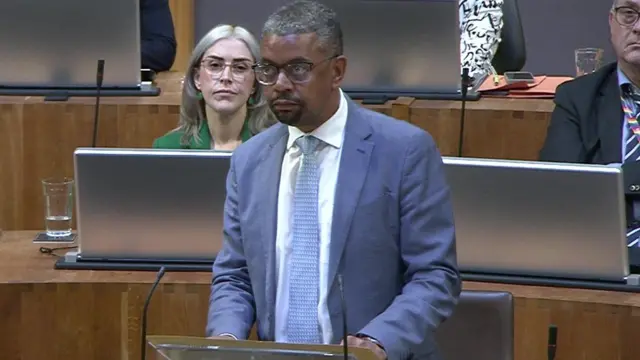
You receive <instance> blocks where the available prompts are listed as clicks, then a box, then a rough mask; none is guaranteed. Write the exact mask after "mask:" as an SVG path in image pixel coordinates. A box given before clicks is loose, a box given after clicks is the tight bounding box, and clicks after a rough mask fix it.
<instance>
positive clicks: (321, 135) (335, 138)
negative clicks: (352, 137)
mask: <svg viewBox="0 0 640 360" xmlns="http://www.w3.org/2000/svg"><path fill="white" fill-rule="evenodd" d="M338 90H339V91H340V105H338V110H336V112H335V113H334V114H333V115H332V116H331V117H330V118H329V120H327V121H326V122H325V123H324V124H322V125H320V127H318V128H317V129H315V130H313V131H312V132H311V134H310V135H313V136H315V137H316V138H318V139H320V140H321V141H322V142H324V143H325V144H329V145H331V146H333V147H334V148H336V149H339V148H340V147H341V146H342V139H343V135H344V128H345V126H346V125H347V113H348V109H347V108H348V104H347V99H346V98H345V96H344V94H343V93H342V89H338ZM304 135H306V134H305V133H303V132H302V131H300V129H298V128H297V127H295V126H289V139H288V140H287V150H289V149H291V146H293V143H294V142H295V141H296V140H297V139H298V138H299V137H301V136H304Z"/></svg>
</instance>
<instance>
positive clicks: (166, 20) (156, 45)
mask: <svg viewBox="0 0 640 360" xmlns="http://www.w3.org/2000/svg"><path fill="white" fill-rule="evenodd" d="M140 39H141V53H142V54H141V55H142V63H141V65H142V68H143V69H145V68H148V69H151V70H153V71H156V72H159V71H166V70H169V69H170V68H171V66H173V61H174V60H175V58H176V35H175V33H174V29H173V19H172V18H171V9H169V1H168V0H140Z"/></svg>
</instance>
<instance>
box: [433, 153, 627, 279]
mask: <svg viewBox="0 0 640 360" xmlns="http://www.w3.org/2000/svg"><path fill="white" fill-rule="evenodd" d="M444 165H445V171H446V176H447V180H448V182H449V184H450V187H451V196H452V203H453V211H454V217H455V225H456V239H457V253H458V266H459V268H460V270H461V271H462V272H470V273H480V274H497V275H520V276H533V277H545V278H562V279H582V280H595V281H612V282H620V283H624V282H625V279H626V277H627V276H628V275H629V263H628V251H627V244H626V225H625V224H626V215H625V202H624V189H623V178H622V170H621V169H620V168H619V167H609V166H604V165H584V164H564V163H544V162H535V161H512V160H491V159H471V158H455V157H445V158H444Z"/></svg>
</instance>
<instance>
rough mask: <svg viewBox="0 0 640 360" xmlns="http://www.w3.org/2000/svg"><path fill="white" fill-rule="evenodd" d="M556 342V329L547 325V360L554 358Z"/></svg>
mask: <svg viewBox="0 0 640 360" xmlns="http://www.w3.org/2000/svg"><path fill="white" fill-rule="evenodd" d="M557 341H558V327H557V326H555V325H549V336H548V339H547V360H554V359H555V358H556V342H557Z"/></svg>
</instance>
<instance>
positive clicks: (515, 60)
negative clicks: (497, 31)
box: [491, 0, 527, 74]
mask: <svg viewBox="0 0 640 360" xmlns="http://www.w3.org/2000/svg"><path fill="white" fill-rule="evenodd" d="M502 22H503V25H502V32H501V35H500V44H499V45H498V51H496V54H495V56H494V57H493V60H492V61H491V63H492V65H493V67H494V68H495V69H496V71H497V72H498V73H499V74H503V73H504V72H505V71H520V70H522V68H523V67H524V64H525V62H526V61H527V50H526V45H525V38H524V31H523V30H522V21H521V20H520V9H519V8H518V0H504V3H503V4H502Z"/></svg>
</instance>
